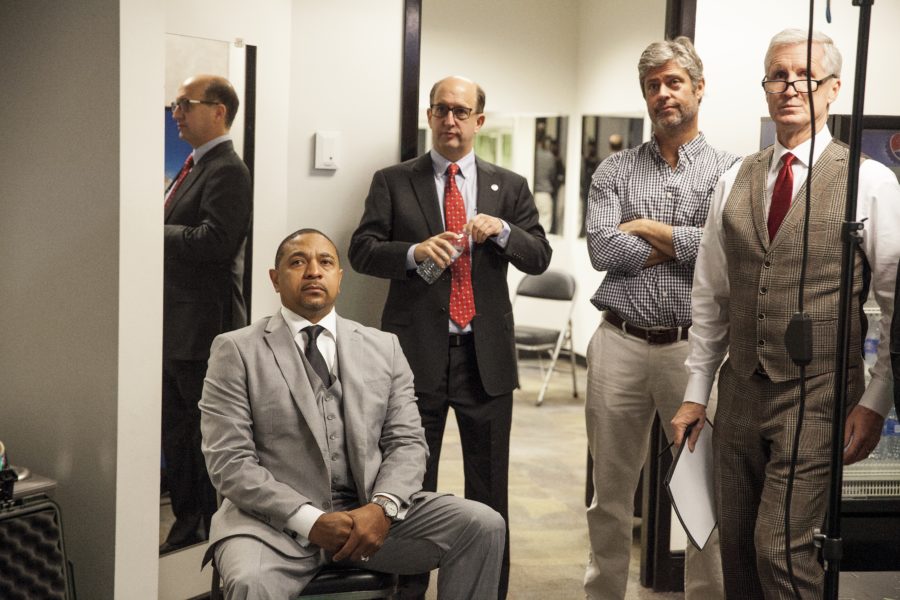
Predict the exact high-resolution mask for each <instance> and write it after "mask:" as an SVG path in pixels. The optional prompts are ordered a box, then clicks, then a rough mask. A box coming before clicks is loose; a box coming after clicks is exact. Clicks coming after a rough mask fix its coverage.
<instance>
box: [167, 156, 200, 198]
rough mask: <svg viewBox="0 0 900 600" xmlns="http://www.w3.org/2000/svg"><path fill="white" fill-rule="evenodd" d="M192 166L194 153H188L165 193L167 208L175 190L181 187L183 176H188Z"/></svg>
mask: <svg viewBox="0 0 900 600" xmlns="http://www.w3.org/2000/svg"><path fill="white" fill-rule="evenodd" d="M193 166H194V155H193V154H188V157H187V159H186V160H185V161H184V164H183V165H182V166H181V171H179V172H178V177H176V178H175V183H173V184H172V187H170V188H169V193H168V194H166V206H165V207H166V208H169V203H170V202H171V201H172V198H174V197H175V192H177V191H178V188H179V187H181V182H182V181H184V178H185V177H187V176H188V173H190V172H191V169H192V168H193Z"/></svg>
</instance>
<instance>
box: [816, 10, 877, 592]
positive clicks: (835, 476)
mask: <svg viewBox="0 0 900 600" xmlns="http://www.w3.org/2000/svg"><path fill="white" fill-rule="evenodd" d="M873 3H874V0H853V6H859V7H860V13H859V33H858V36H857V49H856V76H855V79H854V84H853V112H852V115H851V117H850V159H849V161H850V162H849V165H848V167H847V204H846V209H845V212H844V215H845V216H844V225H843V231H842V236H841V237H842V240H843V243H844V247H843V252H842V254H841V292H840V312H839V314H838V328H837V348H836V353H835V383H834V386H835V394H834V397H835V402H834V415H833V418H832V422H831V486H830V489H829V495H828V513H827V516H826V520H825V530H824V532H822V533H819V534H817V535H816V544H817V545H818V546H820V547H821V549H822V558H823V560H824V563H825V595H824V597H825V598H826V599H829V600H837V598H838V584H839V578H840V572H841V555H842V541H841V489H842V487H843V454H844V452H843V451H844V419H845V417H844V414H845V413H844V407H845V406H846V405H847V371H848V366H849V362H850V360H849V359H850V319H851V318H857V317H858V315H855V316H854V315H851V314H850V309H851V306H852V302H851V300H852V298H851V295H852V294H853V264H854V255H855V253H856V248H857V247H858V246H859V243H860V241H861V237H860V231H862V228H863V224H862V223H860V222H857V221H856V204H857V202H856V194H857V189H858V187H859V158H860V151H861V146H862V115H863V100H864V97H865V93H866V64H867V59H868V53H869V29H870V21H871V14H872V4H873Z"/></svg>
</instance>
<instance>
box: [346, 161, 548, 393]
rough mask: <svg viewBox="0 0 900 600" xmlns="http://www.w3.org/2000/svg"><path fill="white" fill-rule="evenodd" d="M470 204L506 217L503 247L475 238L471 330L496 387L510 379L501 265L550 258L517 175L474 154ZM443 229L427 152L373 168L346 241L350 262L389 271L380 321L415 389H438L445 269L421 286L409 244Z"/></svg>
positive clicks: (446, 303) (507, 386)
mask: <svg viewBox="0 0 900 600" xmlns="http://www.w3.org/2000/svg"><path fill="white" fill-rule="evenodd" d="M475 164H476V168H477V169H478V199H477V202H478V212H479V213H483V214H487V215H492V216H495V217H499V218H501V219H503V220H504V221H506V222H507V223H509V226H510V229H511V233H510V236H509V244H508V245H507V246H506V248H505V249H503V248H500V246H498V245H497V244H495V243H494V242H492V241H490V240H488V241H486V242H485V243H483V244H475V246H474V249H473V254H472V287H473V289H474V292H475V313H476V314H475V318H474V319H473V320H472V331H473V334H474V336H475V353H476V355H477V359H478V370H479V372H480V374H481V380H482V384H483V385H484V389H485V391H486V392H487V393H488V394H490V395H492V396H497V395H500V394H506V393H509V392H511V391H512V390H513V389H515V388H516V387H517V386H518V383H519V377H518V373H517V371H516V349H515V332H514V327H513V315H512V306H511V304H510V298H509V289H508V286H507V284H506V268H507V265H508V264H509V263H512V264H513V265H514V266H515V267H516V268H518V269H519V270H521V271H524V272H525V273H530V274H539V273H542V272H544V271H545V270H546V269H547V266H548V265H549V263H550V254H551V252H552V250H551V249H550V244H549V243H548V242H547V238H546V237H545V236H544V229H543V228H542V227H541V225H540V223H539V222H538V213H537V209H536V208H535V206H534V198H533V196H532V195H531V191H530V190H529V189H528V183H527V182H526V181H525V179H524V178H523V177H522V176H520V175H517V174H515V173H513V172H512V171H508V170H506V169H503V168H500V167H498V166H496V165H492V164H490V163H487V162H484V161H482V160H478V159H476V162H475ZM442 231H444V226H443V224H442V219H441V213H440V205H439V203H438V198H437V191H436V189H435V183H434V168H433V167H432V161H431V156H430V154H425V155H423V156H420V157H419V158H416V159H413V160H410V161H407V162H404V163H401V164H399V165H394V166H392V167H389V168H387V169H383V170H381V171H378V172H377V173H375V176H374V177H373V179H372V186H371V188H370V190H369V196H368V197H367V198H366V206H365V212H364V213H363V216H362V219H361V220H360V223H359V227H358V228H357V229H356V231H355V232H354V233H353V238H352V239H351V241H350V264H351V265H352V266H353V268H354V269H355V270H357V271H359V272H360V273H365V274H367V275H373V276H375V277H385V278H389V279H390V280H391V285H390V291H389V292H388V298H387V302H386V303H385V305H384V312H383V314H382V323H381V326H382V329H384V330H385V331H389V332H391V333H394V334H396V335H397V337H398V338H400V345H401V346H402V347H403V351H404V353H405V354H406V357H407V358H408V360H409V362H410V365H411V366H412V370H413V373H414V374H415V377H416V390H418V391H425V392H437V391H438V386H439V382H440V381H441V380H442V379H443V378H444V375H445V374H446V372H447V362H448V352H447V343H446V339H447V335H448V331H447V324H448V320H449V308H450V270H449V269H447V271H445V272H444V274H443V275H441V277H440V278H439V279H438V280H437V281H436V282H435V283H434V284H433V285H428V284H426V283H425V281H424V280H422V278H421V277H419V276H418V275H417V274H416V272H415V271H407V269H406V253H407V250H408V249H409V247H410V246H411V245H412V244H415V243H418V242H421V241H423V240H425V239H427V238H429V237H431V236H434V235H437V234H439V233H441V232H442Z"/></svg>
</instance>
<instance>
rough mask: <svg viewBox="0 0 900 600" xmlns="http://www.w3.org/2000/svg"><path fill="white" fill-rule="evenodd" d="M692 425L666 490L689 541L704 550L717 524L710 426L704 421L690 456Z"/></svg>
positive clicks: (668, 475) (685, 437)
mask: <svg viewBox="0 0 900 600" xmlns="http://www.w3.org/2000/svg"><path fill="white" fill-rule="evenodd" d="M693 428H694V424H691V425H689V426H688V428H687V429H686V430H685V432H684V439H683V441H682V443H681V446H679V448H678V452H677V453H676V454H675V461H674V462H673V463H672V466H671V467H670V468H669V472H668V473H667V474H666V479H665V484H666V490H667V491H668V492H669V498H670V499H671V500H672V507H673V508H674V509H675V514H676V515H678V520H679V521H681V526H682V527H684V531H685V533H687V536H688V539H689V540H690V542H691V543H692V544H693V545H694V547H696V548H697V549H698V550H703V547H704V546H706V542H707V541H709V536H710V535H712V532H713V529H715V527H716V523H717V522H718V516H717V514H716V497H715V487H714V479H715V477H714V474H713V448H712V429H713V426H712V423H710V422H709V420H708V419H707V421H706V426H705V427H704V428H703V429H701V430H700V437H699V438H697V443H696V445H695V446H694V451H693V452H691V451H690V450H689V449H688V447H687V445H688V444H687V442H688V438H689V437H690V435H691V431H692V430H693Z"/></svg>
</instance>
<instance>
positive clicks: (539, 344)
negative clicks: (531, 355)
mask: <svg viewBox="0 0 900 600" xmlns="http://www.w3.org/2000/svg"><path fill="white" fill-rule="evenodd" d="M575 289H576V284H575V278H574V277H572V276H571V275H569V274H568V273H563V272H562V271H554V270H550V271H546V272H544V273H543V274H541V275H526V276H525V277H524V278H523V279H522V281H521V282H519V286H518V288H516V296H515V299H514V302H513V312H514V316H515V322H516V351H517V353H518V352H519V351H521V350H525V351H527V352H537V353H538V357H539V358H541V359H542V356H543V354H544V353H545V352H546V353H548V354H549V355H550V367H549V368H548V369H547V371H546V373H544V363H543V359H542V360H541V362H540V366H541V374H542V376H543V383H542V384H541V390H540V392H539V393H538V397H537V402H536V404H537V405H538V406H540V405H541V404H543V403H544V394H546V392H547V386H549V385H550V377H551V376H552V375H553V370H554V369H555V368H556V361H557V359H558V358H559V353H560V351H561V350H562V349H563V346H564V345H565V349H566V351H567V352H568V353H569V359H570V362H571V366H572V396H573V397H574V398H577V397H578V386H577V383H576V381H575V350H574V348H573V346H572V310H573V309H574V306H575Z"/></svg>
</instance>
